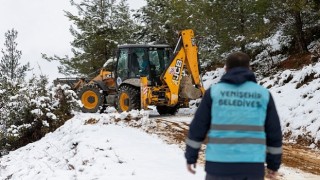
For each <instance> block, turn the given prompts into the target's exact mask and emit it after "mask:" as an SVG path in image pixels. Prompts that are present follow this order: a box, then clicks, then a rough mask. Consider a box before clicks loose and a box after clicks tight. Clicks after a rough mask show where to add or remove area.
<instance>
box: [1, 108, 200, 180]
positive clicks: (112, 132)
mask: <svg viewBox="0 0 320 180" xmlns="http://www.w3.org/2000/svg"><path fill="white" fill-rule="evenodd" d="M129 117H130V118H133V120H131V121H129ZM135 118H136V120H134V119H135ZM137 119H139V120H138V121H137ZM126 120H128V121H126ZM128 126H137V127H139V126H140V127H141V128H150V127H152V126H154V122H153V121H151V120H149V118H148V114H147V113H145V112H143V111H142V112H141V111H135V112H132V113H122V114H117V113H110V114H82V113H79V114H77V115H76V116H75V117H74V118H72V119H71V120H69V121H67V122H66V123H65V125H64V126H62V127H60V128H59V129H58V130H56V131H55V132H53V133H50V134H47V135H46V136H45V137H44V138H43V139H41V140H40V141H38V142H35V143H32V144H29V145H27V146H25V147H23V148H20V149H18V150H16V151H13V152H10V154H9V155H7V156H4V157H2V158H1V159H0V179H6V178H10V179H24V180H29V179H30V180H37V179H39V180H40V179H57V180H58V179H77V180H81V179H83V180H87V179H112V180H150V179H153V180H164V179H185V180H188V179H190V180H191V179H204V170H203V168H200V169H199V168H198V173H197V175H195V176H194V175H191V174H189V173H188V172H187V170H186V166H185V159H184V157H183V151H182V150H181V149H180V148H179V147H178V146H176V145H167V144H165V143H164V142H163V141H162V140H161V139H159V138H157V137H155V136H151V135H148V134H146V133H145V132H143V131H142V130H139V129H133V128H130V127H128Z"/></svg>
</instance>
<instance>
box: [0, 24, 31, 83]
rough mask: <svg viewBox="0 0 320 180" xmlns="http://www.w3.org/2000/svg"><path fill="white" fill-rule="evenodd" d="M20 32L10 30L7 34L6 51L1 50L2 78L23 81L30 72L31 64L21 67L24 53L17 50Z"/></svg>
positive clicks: (0, 74) (0, 75)
mask: <svg viewBox="0 0 320 180" xmlns="http://www.w3.org/2000/svg"><path fill="white" fill-rule="evenodd" d="M17 37H18V31H16V30H15V29H12V30H8V31H7V32H6V33H5V43H4V46H5V50H3V49H2V50H1V52H2V55H3V56H2V58H1V61H0V78H9V79H10V80H18V81H21V80H23V79H24V77H25V74H26V72H27V71H29V70H30V65H29V63H27V64H25V65H20V63H19V61H20V59H21V55H22V52H21V51H20V50H18V49H17V46H18V43H17V42H16V39H17Z"/></svg>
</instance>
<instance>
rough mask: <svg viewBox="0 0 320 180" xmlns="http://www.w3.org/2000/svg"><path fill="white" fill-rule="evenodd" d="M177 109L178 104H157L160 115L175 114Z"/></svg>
mask: <svg viewBox="0 0 320 180" xmlns="http://www.w3.org/2000/svg"><path fill="white" fill-rule="evenodd" d="M178 110H179V106H178V105H176V106H173V107H170V106H157V111H158V113H159V114H160V115H175V114H176V113H177V112H178Z"/></svg>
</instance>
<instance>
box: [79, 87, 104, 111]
mask: <svg viewBox="0 0 320 180" xmlns="http://www.w3.org/2000/svg"><path fill="white" fill-rule="evenodd" d="M87 91H92V92H94V93H95V94H96V96H97V98H94V97H93V99H94V101H98V103H97V105H96V106H95V107H94V108H91V109H88V108H86V107H85V106H83V107H82V108H81V110H82V112H84V113H96V112H101V111H102V110H103V104H104V95H103V93H101V91H102V89H100V88H99V86H98V85H96V84H88V85H84V86H83V87H82V88H81V89H80V90H79V93H78V96H79V99H80V101H81V102H82V96H83V94H84V93H85V92H87ZM82 104H84V103H83V102H82Z"/></svg>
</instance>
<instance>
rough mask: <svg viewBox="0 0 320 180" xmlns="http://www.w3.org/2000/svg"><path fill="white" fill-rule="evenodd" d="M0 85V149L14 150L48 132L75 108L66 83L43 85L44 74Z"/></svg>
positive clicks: (75, 103)
mask: <svg viewBox="0 0 320 180" xmlns="http://www.w3.org/2000/svg"><path fill="white" fill-rule="evenodd" d="M4 81H5V82H6V83H5V85H4V84H3V83H2V84H0V89H1V91H0V99H1V102H3V100H5V102H6V103H3V104H1V106H0V138H1V142H3V143H1V144H0V152H1V151H2V152H6V151H10V150H14V149H17V148H19V147H21V146H24V145H26V144H28V143H30V142H34V141H36V140H39V139H40V138H42V137H43V136H44V135H45V134H47V133H48V132H52V131H54V130H55V129H57V128H58V127H60V126H61V125H63V124H64V122H65V121H66V120H68V119H70V118H71V117H72V116H73V115H72V111H73V110H74V109H77V108H78V103H77V100H76V94H75V92H74V91H72V90H70V87H68V86H60V85H59V86H57V87H54V88H52V89H48V88H47V84H48V80H47V78H46V77H44V76H41V77H39V78H38V77H33V78H32V79H31V80H30V81H28V83H17V82H15V81H10V80H4Z"/></svg>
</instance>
